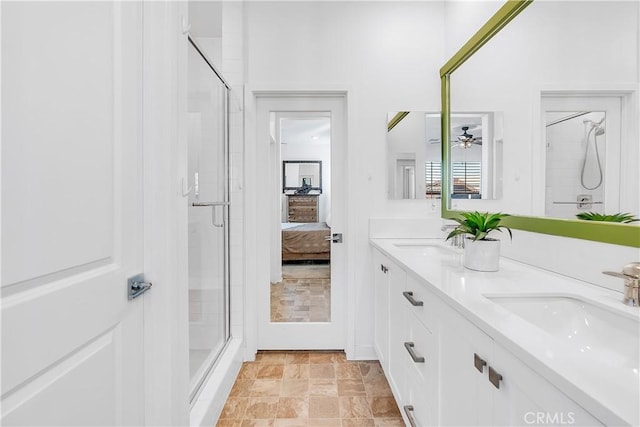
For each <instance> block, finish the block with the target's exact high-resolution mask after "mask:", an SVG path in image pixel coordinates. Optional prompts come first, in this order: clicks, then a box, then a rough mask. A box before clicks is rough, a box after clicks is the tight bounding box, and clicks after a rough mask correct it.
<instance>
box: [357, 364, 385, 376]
mask: <svg viewBox="0 0 640 427" xmlns="http://www.w3.org/2000/svg"><path fill="white" fill-rule="evenodd" d="M358 366H359V367H360V373H361V374H362V379H363V380H365V381H366V380H369V379H379V378H385V376H384V371H383V370H382V366H380V363H378V362H377V361H372V362H360V363H358Z"/></svg>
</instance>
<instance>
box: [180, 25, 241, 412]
mask: <svg viewBox="0 0 640 427" xmlns="http://www.w3.org/2000/svg"><path fill="white" fill-rule="evenodd" d="M187 41H188V46H187V49H190V48H194V49H195V50H196V53H197V54H198V55H199V56H200V57H201V58H202V60H204V62H205V64H206V66H207V67H209V68H210V69H211V71H212V72H213V74H214V77H215V78H217V79H218V80H220V82H221V83H222V85H223V86H224V90H225V95H224V105H223V107H224V109H223V112H222V114H223V116H224V119H223V144H224V148H223V156H224V192H223V200H222V201H221V202H222V203H223V204H222V205H220V208H221V209H222V212H223V213H222V224H223V227H224V234H223V239H224V242H223V257H224V259H223V266H224V271H223V299H224V319H223V321H224V328H223V330H224V343H223V345H222V346H221V347H220V349H219V350H218V352H217V353H216V354H214V355H213V356H211V355H209V356H208V357H207V359H206V362H205V363H207V364H208V366H207V368H206V369H205V370H204V372H203V374H202V376H201V377H200V378H199V379H198V381H197V382H196V383H195V384H194V386H193V387H192V386H191V384H190V386H189V401H190V403H191V404H193V403H195V401H196V400H197V398H198V395H199V394H200V392H201V391H202V388H203V386H204V384H205V383H206V382H207V379H208V378H209V376H210V375H211V373H212V372H213V371H214V368H215V366H216V362H217V361H218V360H219V358H220V356H221V355H222V354H224V351H225V349H226V347H227V346H228V344H229V341H230V340H231V310H230V308H231V301H230V284H231V277H230V265H229V262H230V253H229V252H230V246H229V240H230V235H229V218H230V215H229V210H230V208H231V200H230V194H231V188H230V181H231V177H230V139H229V102H230V99H229V98H230V91H231V87H230V85H229V84H228V83H227V81H226V80H225V79H224V77H223V76H222V74H221V73H220V72H219V71H218V70H217V69H216V68H215V66H214V65H213V63H212V62H211V61H210V60H209V58H207V56H206V54H205V53H204V51H203V50H202V49H201V48H200V46H198V44H197V42H196V41H195V40H194V39H193V38H192V37H191V35H188V37H187ZM183 191H184V189H183ZM187 200H188V196H187ZM217 208H218V206H212V207H211V209H214V210H215V209H217ZM212 215H213V213H212ZM188 290H189V287H187V291H188ZM189 348H190V346H189ZM189 382H190V383H191V378H189Z"/></svg>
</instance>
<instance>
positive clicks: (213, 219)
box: [191, 202, 231, 228]
mask: <svg viewBox="0 0 640 427" xmlns="http://www.w3.org/2000/svg"><path fill="white" fill-rule="evenodd" d="M230 205H231V203H230V202H193V203H192V204H191V206H194V207H197V208H199V207H211V208H212V209H211V224H212V225H213V226H214V227H218V228H222V227H224V220H223V222H218V209H217V208H218V207H219V206H230Z"/></svg>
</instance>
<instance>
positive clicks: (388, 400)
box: [367, 397, 402, 418]
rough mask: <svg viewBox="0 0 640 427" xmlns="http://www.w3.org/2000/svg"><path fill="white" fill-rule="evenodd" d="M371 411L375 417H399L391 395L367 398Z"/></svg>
mask: <svg viewBox="0 0 640 427" xmlns="http://www.w3.org/2000/svg"><path fill="white" fill-rule="evenodd" d="M367 400H368V402H369V406H370V407H371V412H372V413H373V416H374V417H375V418H393V417H401V416H402V415H400V410H399V409H398V405H397V404H396V401H395V399H394V398H393V397H369V398H367Z"/></svg>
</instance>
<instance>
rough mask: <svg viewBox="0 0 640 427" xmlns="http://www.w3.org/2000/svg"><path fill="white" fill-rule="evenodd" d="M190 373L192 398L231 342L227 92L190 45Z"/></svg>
mask: <svg viewBox="0 0 640 427" xmlns="http://www.w3.org/2000/svg"><path fill="white" fill-rule="evenodd" d="M188 49H189V54H188V55H189V56H188V58H189V59H188V61H189V62H188V65H189V66H188V68H189V77H188V106H189V109H188V118H189V122H188V124H189V135H188V141H189V145H188V170H189V187H190V188H191V192H190V194H189V197H188V203H189V207H188V215H189V370H190V381H191V393H192V396H193V395H194V394H195V393H196V392H197V389H198V387H199V385H200V384H201V383H202V382H203V381H204V379H205V376H206V373H207V372H208V370H209V369H210V368H211V365H212V364H213V361H214V360H215V358H216V357H217V356H218V354H219V353H220V351H221V350H222V349H223V347H224V345H225V344H226V342H227V339H228V338H229V331H228V326H229V325H228V323H229V322H228V284H229V280H228V274H229V269H228V266H227V261H228V250H227V248H228V215H229V214H228V211H229V206H228V204H227V202H228V201H229V191H228V183H229V181H228V141H227V121H226V117H227V100H228V98H227V96H228V95H227V88H226V87H225V85H224V84H223V82H222V81H221V80H220V79H219V78H218V77H217V76H216V75H215V74H214V72H213V70H212V69H211V68H210V67H209V65H208V64H207V63H206V62H205V60H204V58H203V57H202V56H201V55H200V54H199V53H198V51H196V49H195V47H194V46H193V45H189V47H188Z"/></svg>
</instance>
